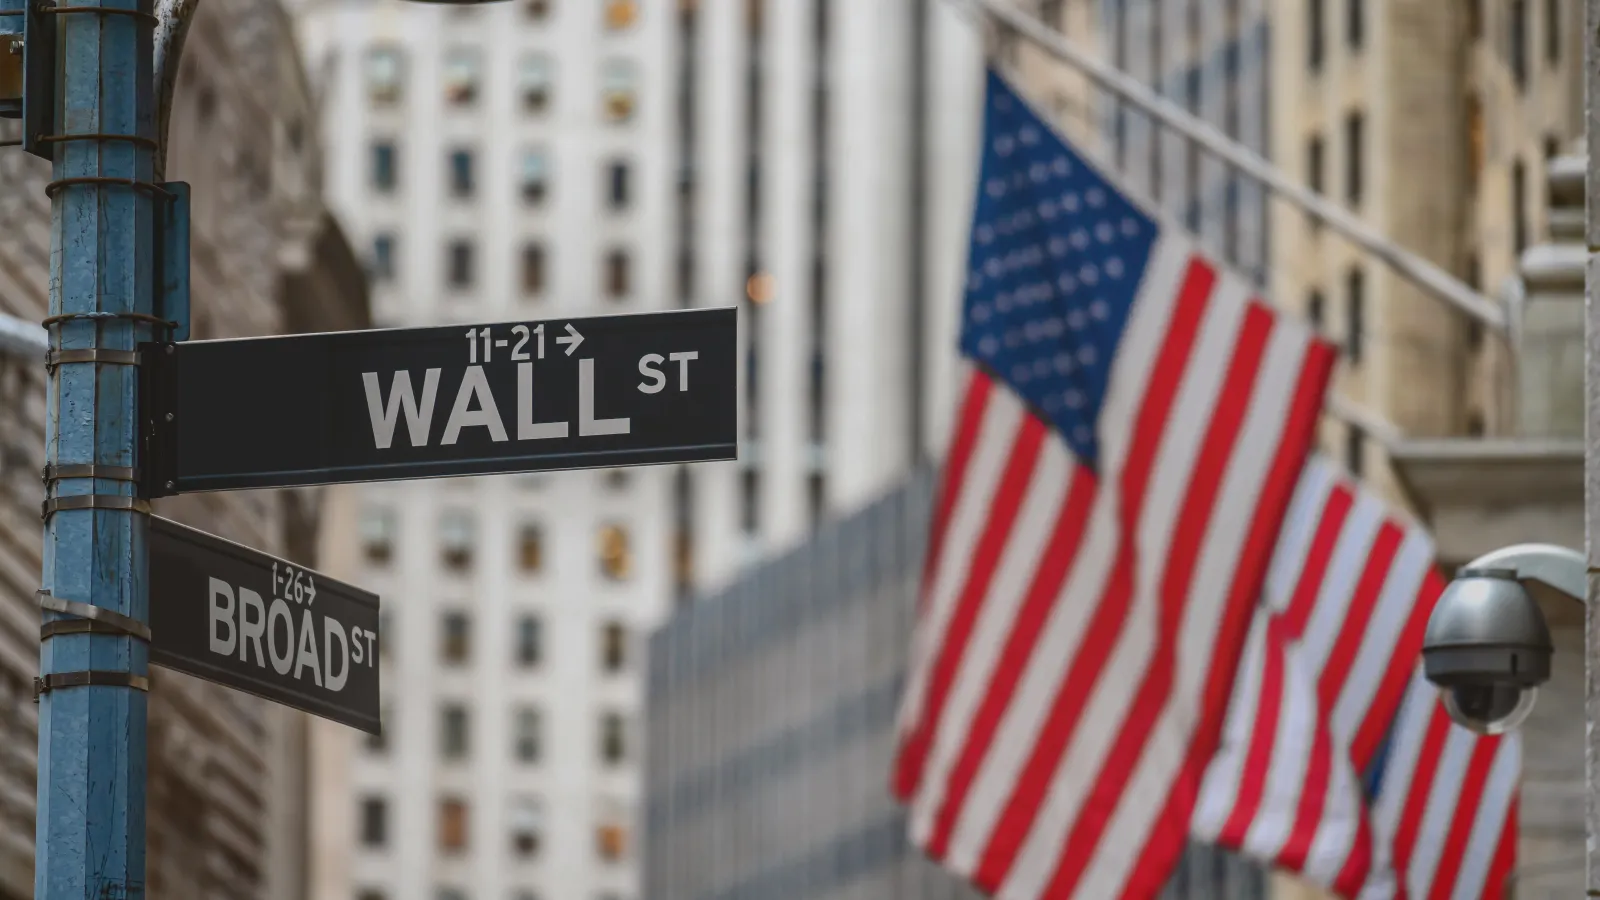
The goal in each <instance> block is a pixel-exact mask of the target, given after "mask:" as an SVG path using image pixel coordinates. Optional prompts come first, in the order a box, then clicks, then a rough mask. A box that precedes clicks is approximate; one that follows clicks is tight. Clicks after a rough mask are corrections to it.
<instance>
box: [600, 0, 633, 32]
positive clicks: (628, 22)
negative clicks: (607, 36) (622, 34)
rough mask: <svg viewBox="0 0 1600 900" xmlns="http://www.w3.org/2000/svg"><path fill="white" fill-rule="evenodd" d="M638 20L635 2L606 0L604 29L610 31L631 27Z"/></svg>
mask: <svg viewBox="0 0 1600 900" xmlns="http://www.w3.org/2000/svg"><path fill="white" fill-rule="evenodd" d="M638 18H639V4H638V2H637V0H606V27H607V28H609V29H611V30H612V31H622V30H624V29H627V28H631V27H633V23H634V22H635V21H637V20H638Z"/></svg>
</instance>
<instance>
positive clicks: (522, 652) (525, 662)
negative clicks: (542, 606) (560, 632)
mask: <svg viewBox="0 0 1600 900" xmlns="http://www.w3.org/2000/svg"><path fill="white" fill-rule="evenodd" d="M543 659H544V622H543V621H542V620H540V618H539V617H538V616H536V615H533V614H531V613H529V614H527V615H524V616H523V617H522V618H520V619H518V620H517V665H519V666H524V667H531V666H537V665H538V664H539V663H540V661H541V660H543Z"/></svg>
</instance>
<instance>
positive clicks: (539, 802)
mask: <svg viewBox="0 0 1600 900" xmlns="http://www.w3.org/2000/svg"><path fill="white" fill-rule="evenodd" d="M389 806H390V804H389V800H388V798H386V797H381V796H371V797H364V798H362V800H361V816H360V829H361V843H362V845H364V846H366V847H369V848H372V849H382V848H385V847H387V846H388V845H389V841H390V835H389V831H390V825H389ZM510 807H511V808H510V816H509V817H508V818H509V820H510V821H509V823H508V825H509V828H508V831H509V832H510V833H509V838H510V845H511V852H512V854H513V855H514V856H516V857H518V858H521V859H532V858H534V857H537V856H538V855H539V851H540V850H541V849H542V847H543V845H544V841H545V826H546V820H547V815H546V811H545V803H544V800H543V799H542V798H539V797H532V796H522V797H514V798H512V800H511V803H510ZM471 817H472V807H471V804H470V803H469V802H468V801H467V800H466V799H465V798H462V797H455V796H445V797H441V798H440V799H439V801H438V807H437V820H436V821H437V827H436V828H435V837H436V840H437V842H438V846H439V849H440V850H441V851H443V852H445V853H449V854H457V853H464V852H466V851H467V850H468V849H469V848H470V845H471V840H470V837H471V825H470V820H471ZM631 826H632V814H631V812H630V811H629V810H628V809H627V807H626V806H625V805H624V804H622V803H619V802H614V801H607V802H604V803H602V804H601V805H600V815H599V823H598V824H597V825H596V826H595V835H594V837H595V843H594V847H595V855H596V856H597V857H598V858H599V859H601V860H603V861H605V862H611V863H614V862H621V861H623V860H624V859H626V858H627V856H628V853H629V851H630V847H629V843H630V840H629V838H630V837H631V834H630V833H631V831H632V827H631Z"/></svg>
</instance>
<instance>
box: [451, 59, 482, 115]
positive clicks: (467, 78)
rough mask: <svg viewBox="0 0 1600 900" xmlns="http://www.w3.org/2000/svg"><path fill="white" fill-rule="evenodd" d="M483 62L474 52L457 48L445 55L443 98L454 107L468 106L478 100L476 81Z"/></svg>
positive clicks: (480, 74) (480, 72)
mask: <svg viewBox="0 0 1600 900" xmlns="http://www.w3.org/2000/svg"><path fill="white" fill-rule="evenodd" d="M482 68H483V60H482V58H481V57H480V56H479V55H478V51H476V50H468V49H465V48H457V49H455V50H451V51H450V52H449V53H447V54H445V59H444V96H445V99H446V100H448V101H450V103H452V104H454V105H456V106H468V105H470V104H472V103H475V102H476V101H477V99H478V81H479V79H480V78H481V76H482Z"/></svg>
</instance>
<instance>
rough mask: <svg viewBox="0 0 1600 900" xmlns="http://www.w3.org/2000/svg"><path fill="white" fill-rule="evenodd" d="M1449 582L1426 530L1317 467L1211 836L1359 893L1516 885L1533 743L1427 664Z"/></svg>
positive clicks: (1275, 578)
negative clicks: (1458, 707)
mask: <svg viewBox="0 0 1600 900" xmlns="http://www.w3.org/2000/svg"><path fill="white" fill-rule="evenodd" d="M1444 583H1445V582H1444V578H1443V577H1442V576H1441V575H1440V574H1439V572H1438V569H1437V568H1436V566H1435V558H1434V547H1433V542H1432V540H1431V539H1430V538H1429V536H1428V535H1427V533H1426V532H1425V531H1424V530H1423V529H1421V528H1420V527H1418V526H1416V525H1415V524H1414V523H1412V522H1410V521H1409V520H1408V519H1405V518H1404V517H1401V516H1399V515H1396V514H1394V513H1393V512H1391V510H1390V509H1389V507H1388V504H1386V503H1385V502H1384V501H1383V500H1382V499H1381V498H1380V497H1378V496H1377V495H1376V494H1375V493H1373V492H1372V491H1369V490H1365V489H1363V488H1362V487H1361V486H1360V485H1358V484H1356V483H1355V482H1353V481H1352V480H1350V479H1349V478H1348V477H1346V476H1345V475H1344V474H1343V473H1341V472H1340V470H1339V469H1338V467H1337V466H1336V465H1335V464H1333V463H1331V462H1329V461H1327V460H1324V459H1320V458H1314V459H1312V460H1311V461H1310V462H1309V463H1308V464H1307V465H1306V468H1305V471H1304V473H1303V475H1302V476H1301V480H1300V485H1299V487H1298V488H1297V490H1296V492H1295V497H1294V500H1293V501H1292V502H1291V504H1290V507H1289V512H1288V515H1287V516H1286V517H1285V522H1284V528H1283V533H1282V537H1281V538H1280V540H1279V542H1278V546H1277V549H1276V550H1275V551H1274V554H1273V560H1272V566H1271V569H1270V571H1269V574H1268V577H1267V585H1266V594H1265V598H1264V599H1265V603H1264V605H1263V608H1262V609H1261V610H1260V611H1258V612H1257V614H1256V622H1255V623H1254V625H1253V627H1252V630H1251V635H1250V639H1249V642H1248V644H1247V649H1246V652H1245V661H1244V663H1243V664H1242V666H1241V671H1240V676H1239V679H1238V681H1236V682H1235V684H1234V694H1233V699H1232V700H1231V701H1230V703H1229V709H1228V721H1227V724H1226V726H1225V727H1224V732H1223V733H1224V736H1223V741H1222V744H1221V746H1220V747H1219V748H1218V751H1217V755H1216V757H1215V758H1214V759H1213V761H1212V763H1211V767H1210V769H1209V770H1208V771H1207V773H1206V778H1205V781H1204V783H1203V786H1202V789H1201V793H1200V801H1199V803H1198V804H1197V806H1196V808H1195V812H1194V818H1193V822H1192V826H1193V830H1194V835H1195V836H1196V837H1198V838H1200V839H1202V840H1207V841H1212V842H1215V843H1217V844H1219V845H1221V846H1224V847H1229V848H1233V849H1237V850H1240V851H1242V852H1244V853H1246V854H1248V855H1250V856H1252V857H1254V858H1256V859H1259V860H1262V861H1265V862H1268V863H1270V864H1273V865H1276V866H1279V867H1281V868H1284V869H1288V870H1291V871H1294V872H1297V873H1299V874H1300V875H1301V876H1302V877H1303V878H1305V880H1307V881H1309V882H1311V883H1313V884H1317V885H1319V886H1322V887H1324V888H1327V889H1329V890H1332V891H1333V892H1334V893H1336V894H1338V895H1339V896H1342V897H1351V898H1354V897H1361V898H1363V900H1378V898H1398V897H1413V898H1423V897H1461V898H1466V897H1472V898H1478V897H1499V896H1501V895H1502V892H1503V886H1504V881H1505V877H1506V875H1507V873H1509V872H1510V869H1511V864H1512V862H1513V861H1514V859H1515V847H1516V819H1515V805H1516V788H1517V781H1518V777H1519V774H1520V773H1519V768H1520V760H1521V747H1520V738H1518V737H1516V736H1507V737H1504V738H1501V737H1482V736H1479V735H1476V734H1474V733H1472V732H1469V731H1467V730H1466V729H1463V728H1460V727H1458V726H1455V725H1452V724H1451V722H1450V720H1449V716H1448V715H1446V713H1445V711H1444V708H1443V707H1442V706H1441V705H1440V704H1439V702H1438V694H1437V691H1435V690H1434V689H1433V688H1432V687H1431V686H1430V685H1429V684H1428V683H1427V681H1426V680H1425V679H1423V677H1422V675H1421V673H1420V671H1419V663H1420V653H1421V650H1422V636H1423V631H1424V629H1425V628H1426V626H1427V621H1428V615H1429V613H1431V612H1432V610H1433V605H1434V602H1435V601H1436V600H1437V599H1438V597H1439V594H1440V592H1441V591H1442V590H1443V589H1444ZM1373 794H1375V796H1373Z"/></svg>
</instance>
